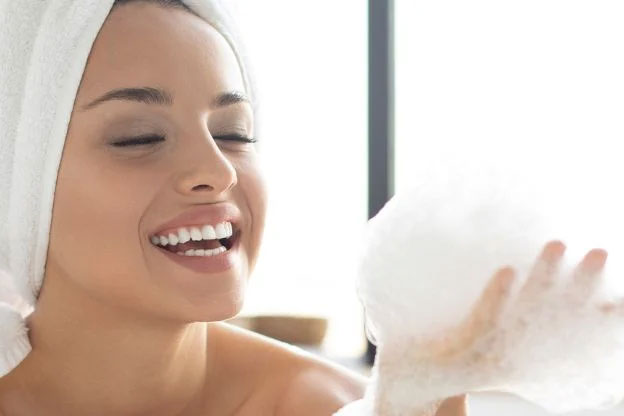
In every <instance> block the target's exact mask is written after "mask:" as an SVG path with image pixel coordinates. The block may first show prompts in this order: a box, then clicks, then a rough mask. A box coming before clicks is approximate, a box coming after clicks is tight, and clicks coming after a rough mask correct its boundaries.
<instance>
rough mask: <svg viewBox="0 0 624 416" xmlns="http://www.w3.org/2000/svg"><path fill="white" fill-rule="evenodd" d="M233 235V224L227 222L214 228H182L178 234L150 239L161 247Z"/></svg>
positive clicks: (208, 226) (154, 236)
mask: <svg viewBox="0 0 624 416" xmlns="http://www.w3.org/2000/svg"><path fill="white" fill-rule="evenodd" d="M232 235H233V227H232V223H230V222H228V221H226V222H221V223H219V224H217V225H215V226H214V227H213V226H212V225H208V224H206V225H204V226H201V227H180V228H178V230H177V233H176V232H171V233H169V234H168V235H166V236H164V235H153V236H152V237H150V240H151V241H152V244H155V245H160V246H166V245H171V246H176V245H178V244H184V243H186V242H188V241H190V240H192V241H201V240H217V239H219V240H220V239H222V238H230V237H231V236H232Z"/></svg>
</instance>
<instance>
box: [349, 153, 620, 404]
mask: <svg viewBox="0 0 624 416" xmlns="http://www.w3.org/2000/svg"><path fill="white" fill-rule="evenodd" d="M595 179H596V177H594V178H593V180H595ZM570 182H573V184H571V183H570ZM602 185H605V183H602ZM609 185H613V186H615V181H613V182H611V183H610V184H609ZM605 189H609V188H605V186H596V183H595V182H592V181H590V180H587V181H585V182H583V181H582V180H577V181H574V180H570V179H568V180H567V181H563V182H562V177H561V176H558V174H557V173H556V172H551V174H550V175H548V176H541V175H535V176H533V177H531V176H527V175H525V174H523V172H519V171H513V169H507V170H505V169H496V168H494V167H492V166H490V167H485V166H478V165H474V166H470V165H468V164H464V165H462V166H461V168H459V167H457V168H455V169H449V168H448V166H445V167H443V168H440V169H431V167H429V169H428V170H427V171H426V172H425V174H423V175H421V176H420V177H419V179H418V180H417V181H415V182H414V185H413V187H412V189H411V190H410V191H407V192H403V193H400V194H398V195H396V196H395V197H394V198H392V199H391V200H390V201H389V202H388V203H387V204H386V206H385V207H384V208H383V209H382V210H381V211H380V212H379V213H378V215H377V216H376V217H375V218H373V219H372V220H371V221H370V222H369V225H368V231H367V238H366V240H365V242H364V245H363V246H362V251H361V253H362V256H361V261H360V264H359V270H358V281H357V292H358V295H359V297H360V299H361V301H362V304H363V305H364V308H365V311H366V323H367V326H366V328H367V334H368V335H369V337H370V338H372V340H373V341H374V342H375V343H376V344H377V345H378V357H377V362H376V364H375V367H374V368H373V374H374V383H375V384H376V385H375V387H374V389H373V391H374V392H375V394H377V395H385V397H386V398H390V402H391V404H392V406H394V409H393V410H391V411H389V412H388V413H387V414H404V413H403V412H405V411H407V409H410V408H411V409H413V407H414V406H415V405H418V404H419V403H420V404H422V403H427V402H428V401H431V400H435V399H437V398H444V397H449V396H452V395H455V394H460V393H464V392H466V391H477V390H498V391H506V392H510V393H514V394H517V395H519V396H521V397H523V398H525V399H527V400H529V401H532V402H534V403H536V404H538V405H540V406H542V407H544V408H545V409H547V410H549V411H551V412H556V413H561V412H568V411H574V410H582V409H598V408H606V407H609V406H613V405H615V404H617V403H618V402H619V401H620V400H621V399H622V398H623V397H624V317H622V316H611V317H607V316H605V315H604V313H603V312H602V311H600V310H599V309H598V308H596V307H595V306H596V305H597V304H598V303H601V302H604V301H607V300H611V299H617V298H619V297H620V296H622V288H621V282H622V281H623V280H624V279H622V277H624V273H622V271H623V267H622V261H621V260H622V258H623V257H624V256H621V254H620V251H621V248H622V247H624V244H622V243H624V241H622V239H623V237H622V235H623V234H624V233H622V230H624V227H623V225H624V224H623V220H622V215H621V213H622V212H624V206H623V204H621V203H620V202H618V201H616V200H615V199H614V198H613V197H612V195H611V192H605ZM611 189H614V188H611ZM615 189H617V188H615ZM555 239H558V240H561V241H563V242H564V243H565V244H566V246H567V250H566V254H565V256H564V258H563V259H562V263H561V268H560V273H559V275H558V276H557V285H556V286H555V287H554V288H553V292H552V293H551V294H549V295H548V297H545V298H543V299H541V300H540V301H539V302H538V303H536V304H525V305H523V306H522V307H521V306H518V305H516V306H515V307H514V308H515V309H514V308H512V309H510V310H508V311H506V312H505V314H503V316H502V318H501V319H502V321H501V323H500V325H501V326H500V328H499V330H498V333H497V335H496V336H491V337H490V338H488V337H485V336H484V337H483V339H479V340H478V342H476V343H475V344H474V345H471V347H470V348H469V349H467V350H466V351H465V353H466V354H473V355H474V356H475V357H480V359H475V360H473V361H474V362H472V361H470V360H471V359H470V358H466V357H463V358H457V360H456V365H455V364H449V363H447V364H446V365H440V364H439V363H438V364H432V363H428V362H427V361H426V360H424V359H423V358H422V357H421V356H420V355H419V354H420V352H419V351H418V350H417V349H418V348H417V347H418V346H419V345H421V344H419V340H422V339H426V338H428V337H434V336H436V334H439V333H440V331H441V329H444V330H446V329H448V328H452V327H454V326H456V325H457V324H459V323H460V322H461V320H462V319H463V318H464V317H465V316H466V315H467V314H468V313H469V311H470V310H471V307H472V305H473V304H474V302H475V301H476V300H477V299H478V297H479V295H480V294H481V292H482V290H483V288H484V287H485V285H486V283H487V281H488V280H489V279H490V278H491V277H492V276H493V274H494V272H495V271H497V270H499V269H500V268H502V267H503V266H507V265H510V266H512V267H513V268H514V269H515V271H516V272H517V277H518V279H519V280H518V281H517V282H516V285H517V288H519V287H520V286H522V283H523V281H524V279H526V277H527V275H528V273H529V271H530V270H531V268H532V267H533V265H534V263H535V261H536V259H537V258H538V255H539V254H540V253H541V251H542V249H543V247H544V245H545V244H546V243H547V242H548V241H551V240H555ZM592 248H604V249H606V250H607V251H608V252H609V258H608V261H607V264H606V266H605V268H604V271H603V276H602V280H601V284H600V285H599V287H598V289H597V292H596V294H595V295H594V297H592V298H591V299H589V300H588V302H589V303H588V304H587V305H586V307H583V308H579V307H575V306H574V305H573V304H572V303H571V302H570V297H569V296H571V295H574V294H570V293H568V291H569V290H570V285H569V284H568V283H569V281H568V280H566V279H569V278H570V274H571V272H572V271H573V269H574V268H575V266H576V265H577V264H578V263H579V262H580V261H581V260H582V257H583V256H584V255H585V254H586V253H587V251H589V250H590V249H592ZM576 295H577V296H580V298H582V297H583V294H579V293H577V294H576ZM513 296H517V293H516V294H514V295H513ZM513 296H512V301H513V299H514V297H513ZM499 353H502V354H503V355H502V357H499V356H497V358H496V359H495V360H493V359H492V360H489V361H488V359H489V358H492V357H493V356H494V355H495V354H499ZM484 357H485V358H486V359H484ZM457 363H459V364H457ZM393 412H394V413H393Z"/></svg>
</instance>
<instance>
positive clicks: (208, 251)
mask: <svg viewBox="0 0 624 416" xmlns="http://www.w3.org/2000/svg"><path fill="white" fill-rule="evenodd" d="M226 250H227V249H226V248H225V247H223V246H221V247H218V248H213V249H206V250H202V249H197V250H193V249H190V250H186V251H178V252H177V253H176V254H177V255H179V256H202V257H210V256H216V255H217V254H221V253H223V252H224V251H226Z"/></svg>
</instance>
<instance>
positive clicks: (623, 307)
mask: <svg viewBox="0 0 624 416" xmlns="http://www.w3.org/2000/svg"><path fill="white" fill-rule="evenodd" d="M598 309H600V311H601V312H603V313H604V314H606V315H624V299H620V300H617V301H615V302H606V303H603V304H601V305H600V306H598Z"/></svg>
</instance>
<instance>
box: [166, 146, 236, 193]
mask: <svg viewBox="0 0 624 416" xmlns="http://www.w3.org/2000/svg"><path fill="white" fill-rule="evenodd" d="M188 142H193V144H192V145H189V146H187V149H186V150H185V152H184V154H185V158H184V159H185V160H184V161H182V166H184V167H185V168H184V171H183V172H182V173H181V174H180V175H179V177H178V180H177V181H176V190H177V192H179V193H180V194H183V195H186V196H189V195H192V196H194V195H198V194H202V195H209V196H211V197H216V196H219V195H221V194H222V193H224V192H227V191H229V190H230V189H232V188H233V187H234V186H235V185H236V184H237V182H238V178H237V174H236V169H235V168H234V166H233V165H232V163H231V162H230V160H229V159H228V158H227V157H226V156H225V155H224V154H223V152H222V151H221V149H219V146H217V144H216V142H215V140H214V139H213V138H212V136H211V135H210V134H207V135H206V136H202V138H201V139H196V140H189V141H188Z"/></svg>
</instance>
